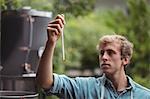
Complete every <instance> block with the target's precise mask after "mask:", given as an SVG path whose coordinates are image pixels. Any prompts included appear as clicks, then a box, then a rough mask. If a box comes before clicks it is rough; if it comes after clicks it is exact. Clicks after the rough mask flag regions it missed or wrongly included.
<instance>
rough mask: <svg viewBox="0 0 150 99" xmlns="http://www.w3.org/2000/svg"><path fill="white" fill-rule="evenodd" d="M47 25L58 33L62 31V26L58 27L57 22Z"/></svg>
mask: <svg viewBox="0 0 150 99" xmlns="http://www.w3.org/2000/svg"><path fill="white" fill-rule="evenodd" d="M48 27H51V28H55V29H57V30H58V32H59V33H61V31H62V28H61V27H60V25H59V24H49V25H48Z"/></svg>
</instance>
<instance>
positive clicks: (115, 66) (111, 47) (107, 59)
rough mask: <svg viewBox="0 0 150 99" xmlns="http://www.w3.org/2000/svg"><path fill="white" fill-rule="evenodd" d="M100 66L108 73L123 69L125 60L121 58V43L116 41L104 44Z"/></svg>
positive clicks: (101, 47) (101, 49)
mask: <svg viewBox="0 0 150 99" xmlns="http://www.w3.org/2000/svg"><path fill="white" fill-rule="evenodd" d="M99 61H100V68H101V69H102V71H103V72H104V73H105V74H106V75H107V74H108V75H112V74H115V73H117V72H119V71H121V70H122V69H123V68H124V66H123V62H122V61H123V60H121V52H120V45H119V44H118V43H116V42H113V43H107V44H102V45H101V46H100V54H99Z"/></svg>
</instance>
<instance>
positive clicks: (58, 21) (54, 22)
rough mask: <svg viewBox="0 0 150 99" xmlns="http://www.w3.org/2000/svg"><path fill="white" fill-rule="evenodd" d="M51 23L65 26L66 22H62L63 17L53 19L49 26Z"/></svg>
mask: <svg viewBox="0 0 150 99" xmlns="http://www.w3.org/2000/svg"><path fill="white" fill-rule="evenodd" d="M50 24H59V25H60V27H61V28H63V27H64V24H63V23H62V21H61V19H55V20H53V21H51V22H50V23H49V24H48V26H49V25H50Z"/></svg>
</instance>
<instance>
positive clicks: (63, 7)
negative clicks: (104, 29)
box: [53, 0, 96, 16]
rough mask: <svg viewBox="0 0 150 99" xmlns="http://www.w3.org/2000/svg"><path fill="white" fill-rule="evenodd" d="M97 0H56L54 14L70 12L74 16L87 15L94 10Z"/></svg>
mask: <svg viewBox="0 0 150 99" xmlns="http://www.w3.org/2000/svg"><path fill="white" fill-rule="evenodd" d="M95 1H96V0H55V2H54V9H53V12H54V14H58V13H69V14H72V15H73V16H83V15H87V14H88V13H89V12H91V11H93V9H94V5H95Z"/></svg>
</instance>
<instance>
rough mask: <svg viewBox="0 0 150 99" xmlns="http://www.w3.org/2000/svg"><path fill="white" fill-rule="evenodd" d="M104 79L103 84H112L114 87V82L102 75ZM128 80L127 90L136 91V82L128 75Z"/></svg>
mask: <svg viewBox="0 0 150 99" xmlns="http://www.w3.org/2000/svg"><path fill="white" fill-rule="evenodd" d="M102 78H103V84H104V85H105V84H110V85H111V86H112V82H111V81H110V80H109V79H108V78H107V77H106V76H105V74H103V75H102ZM127 79H128V84H129V85H128V87H127V88H126V89H127V90H128V89H133V90H134V89H135V84H134V81H133V80H132V78H131V77H129V76H128V75H127Z"/></svg>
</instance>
